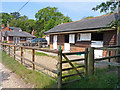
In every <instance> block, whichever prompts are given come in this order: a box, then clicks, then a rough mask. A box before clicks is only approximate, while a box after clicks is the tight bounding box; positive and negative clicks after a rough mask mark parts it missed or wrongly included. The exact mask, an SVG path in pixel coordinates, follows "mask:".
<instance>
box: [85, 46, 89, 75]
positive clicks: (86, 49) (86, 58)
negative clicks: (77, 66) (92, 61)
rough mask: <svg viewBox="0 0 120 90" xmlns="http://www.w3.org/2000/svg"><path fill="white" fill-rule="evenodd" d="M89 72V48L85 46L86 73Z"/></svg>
mask: <svg viewBox="0 0 120 90" xmlns="http://www.w3.org/2000/svg"><path fill="white" fill-rule="evenodd" d="M87 74H88V48H85V75H87Z"/></svg>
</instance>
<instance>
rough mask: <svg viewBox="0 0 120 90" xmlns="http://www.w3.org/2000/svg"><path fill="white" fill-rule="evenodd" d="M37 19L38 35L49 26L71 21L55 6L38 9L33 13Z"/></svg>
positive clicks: (48, 28)
mask: <svg viewBox="0 0 120 90" xmlns="http://www.w3.org/2000/svg"><path fill="white" fill-rule="evenodd" d="M35 18H36V20H37V24H38V23H39V24H42V26H41V27H40V25H39V24H38V25H37V33H36V35H37V34H38V35H39V36H40V37H42V36H43V33H44V32H45V31H48V30H50V29H51V28H53V27H55V26H57V25H58V24H61V23H66V22H71V21H72V20H71V19H70V18H69V17H68V16H64V15H63V14H62V13H61V12H59V11H58V9H57V8H56V7H46V8H43V9H41V10H39V11H38V12H37V13H36V14H35Z"/></svg>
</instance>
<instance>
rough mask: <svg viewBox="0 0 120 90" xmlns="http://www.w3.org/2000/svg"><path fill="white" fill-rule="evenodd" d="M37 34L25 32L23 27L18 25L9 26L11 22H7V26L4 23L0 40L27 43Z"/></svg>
mask: <svg viewBox="0 0 120 90" xmlns="http://www.w3.org/2000/svg"><path fill="white" fill-rule="evenodd" d="M34 38H36V36H34V35H32V34H30V33H27V32H24V31H22V30H21V28H18V27H9V24H7V27H5V26H4V24H3V25H2V29H1V30H0V41H1V42H4V41H6V42H7V43H11V44H20V43H25V42H26V41H27V40H28V39H34Z"/></svg>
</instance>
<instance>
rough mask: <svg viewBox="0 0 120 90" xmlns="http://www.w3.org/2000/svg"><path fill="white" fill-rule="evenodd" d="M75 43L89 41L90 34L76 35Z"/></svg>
mask: <svg viewBox="0 0 120 90" xmlns="http://www.w3.org/2000/svg"><path fill="white" fill-rule="evenodd" d="M77 41H91V33H80V34H78V37H77Z"/></svg>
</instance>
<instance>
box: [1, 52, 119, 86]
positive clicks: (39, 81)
mask: <svg viewBox="0 0 120 90" xmlns="http://www.w3.org/2000/svg"><path fill="white" fill-rule="evenodd" d="M2 54H3V55H2V63H3V64H4V65H5V66H7V67H8V68H9V69H11V70H12V71H13V72H14V73H16V74H17V75H19V76H20V78H22V79H23V80H25V81H26V82H31V84H34V85H35V87H36V88H54V87H56V86H57V85H56V81H55V80H54V79H52V78H51V77H49V76H46V75H44V74H42V73H39V72H36V71H31V70H29V69H27V68H26V67H24V66H23V65H21V64H20V63H19V62H17V61H16V60H14V59H13V58H12V57H10V56H9V55H5V53H2ZM119 70H120V67H111V68H106V69H96V70H95V74H94V75H92V76H88V77H85V78H84V79H81V80H80V81H78V82H74V83H71V84H68V85H65V86H63V88H120V82H119V81H120V76H119V75H118V74H119V72H118V71H119ZM81 71H82V70H81ZM71 73H75V71H69V72H68V73H67V74H71ZM64 75H66V74H64ZM76 78H79V77H71V78H66V79H64V80H63V81H70V80H73V79H76Z"/></svg>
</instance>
